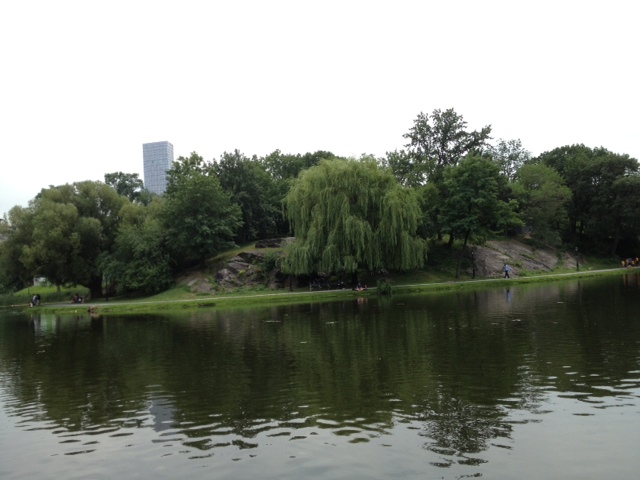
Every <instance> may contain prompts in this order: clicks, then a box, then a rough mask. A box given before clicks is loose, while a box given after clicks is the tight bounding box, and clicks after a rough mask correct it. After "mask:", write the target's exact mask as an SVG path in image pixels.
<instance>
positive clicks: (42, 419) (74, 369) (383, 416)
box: [0, 273, 640, 480]
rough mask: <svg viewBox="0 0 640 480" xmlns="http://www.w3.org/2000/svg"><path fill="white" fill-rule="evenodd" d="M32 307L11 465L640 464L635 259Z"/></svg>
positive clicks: (428, 472) (465, 470) (251, 470)
mask: <svg viewBox="0 0 640 480" xmlns="http://www.w3.org/2000/svg"><path fill="white" fill-rule="evenodd" d="M354 295H355V293H354ZM28 313H29V314H30V315H28V316H27V315H25V314H24V313H19V312H11V311H7V310H4V311H1V310H0V478H2V479H5V480H7V479H22V478H25V479H30V478H66V479H71V478H82V479H85V478H92V479H102V478H104V479H112V478H167V479H169V478H178V477H180V476H182V477H184V478H189V479H200V478H202V479H205V478H206V479H227V478H252V477H254V478H261V479H270V478H279V479H304V478H314V479H327V480H329V479H331V480H336V479H388V478H396V479H421V480H424V479H443V478H444V479H459V478H475V477H483V478H491V479H514V478H518V479H539V478H546V479H566V478H580V479H602V478H637V477H638V475H639V474H640V455H638V446H639V445H640V282H639V276H638V275H637V274H634V273H629V274H627V275H622V276H613V277H603V278H594V279H583V280H572V281H562V282H554V283H548V284H544V285H537V284H533V285H522V286H511V287H510V288H506V287H501V288H490V289H480V290H478V291H472V292H448V293H439V294H421V295H411V296H393V297H392V298H389V299H378V298H376V297H366V298H357V297H356V296H354V297H353V298H350V299H349V300H347V301H340V302H336V303H325V304H309V305H297V306H288V307H280V306H279V307H269V308H251V309H238V308H236V309H225V310H220V309H216V308H212V309H206V310H202V311H198V312H197V313H181V314H179V315H178V314H176V315H172V316H169V315H155V316H138V317H130V316H129V317H109V318H94V319H92V318H91V317H89V316H88V315H86V314H84V313H82V314H80V313H78V314H73V315H65V316H59V315H39V314H38V313H37V311H35V310H31V311H29V312H28Z"/></svg>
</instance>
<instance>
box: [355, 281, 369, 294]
mask: <svg viewBox="0 0 640 480" xmlns="http://www.w3.org/2000/svg"><path fill="white" fill-rule="evenodd" d="M354 290H355V291H356V292H364V291H365V290H368V288H367V286H366V285H365V286H364V287H363V286H362V283H361V282H358V284H357V285H356V286H355V288H354Z"/></svg>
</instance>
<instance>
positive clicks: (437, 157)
mask: <svg viewBox="0 0 640 480" xmlns="http://www.w3.org/2000/svg"><path fill="white" fill-rule="evenodd" d="M490 135H491V126H490V125H487V126H485V127H483V128H481V129H480V130H473V131H468V130H467V122H466V121H465V120H464V118H463V117H462V115H460V114H458V113H456V111H455V110H454V109H453V108H449V109H447V110H444V111H443V110H439V109H435V110H434V111H433V112H432V113H431V115H429V114H427V113H422V112H420V114H418V116H417V117H416V119H415V120H414V121H413V126H412V127H411V128H410V129H409V131H408V132H407V133H406V134H404V135H403V137H404V138H405V139H407V140H408V143H407V144H406V145H405V148H407V149H408V153H409V155H407V156H406V157H405V158H404V159H403V162H404V163H405V165H404V166H403V169H404V171H407V172H409V174H410V176H411V177H413V180H412V183H418V184H424V183H425V182H426V181H427V180H435V181H436V182H438V181H439V178H440V175H441V174H442V171H443V170H444V168H445V167H448V166H456V165H457V163H458V161H459V160H460V159H461V158H463V157H464V156H466V155H467V154H469V153H470V152H472V151H480V150H482V149H483V148H484V147H485V146H486V145H487V142H488V141H489V139H490V138H491V137H490ZM394 173H396V171H394ZM405 175H407V173H405Z"/></svg>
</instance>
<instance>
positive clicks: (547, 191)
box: [512, 163, 571, 246]
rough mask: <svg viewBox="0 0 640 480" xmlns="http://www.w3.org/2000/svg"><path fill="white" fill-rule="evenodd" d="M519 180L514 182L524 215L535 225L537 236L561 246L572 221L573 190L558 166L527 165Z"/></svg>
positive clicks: (520, 170) (540, 240)
mask: <svg viewBox="0 0 640 480" xmlns="http://www.w3.org/2000/svg"><path fill="white" fill-rule="evenodd" d="M515 180H516V181H515V182H514V183H513V184H512V186H513V191H514V195H515V197H516V199H517V200H518V204H519V208H520V216H521V218H522V220H523V222H524V224H525V225H526V226H528V227H531V228H532V235H533V238H534V239H535V240H536V241H537V242H539V243H540V244H543V245H549V246H559V245H560V243H561V242H562V236H561V235H562V232H563V230H566V228H567V225H568V215H567V206H568V205H569V202H571V190H570V189H569V188H568V187H567V186H565V185H564V182H563V180H562V177H561V176H560V174H559V173H558V172H557V171H556V170H555V169H553V168H551V167H549V166H547V165H544V164H534V163H531V164H527V165H523V166H522V167H520V169H519V170H518V172H517V175H516V177H515Z"/></svg>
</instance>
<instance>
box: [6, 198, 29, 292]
mask: <svg viewBox="0 0 640 480" xmlns="http://www.w3.org/2000/svg"><path fill="white" fill-rule="evenodd" d="M32 237H33V210H32V209H31V208H24V207H20V206H15V207H13V208H12V209H11V210H9V212H8V213H7V214H5V215H4V218H3V221H2V222H0V292H7V291H13V290H20V289H22V288H24V287H26V286H27V285H29V283H30V281H31V279H32V278H33V272H32V271H31V270H30V269H28V268H27V267H26V266H25V264H24V263H23V262H22V261H21V260H20V258H21V256H22V254H23V251H24V248H25V247H27V246H28V245H29V244H30V243H31V239H32Z"/></svg>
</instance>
